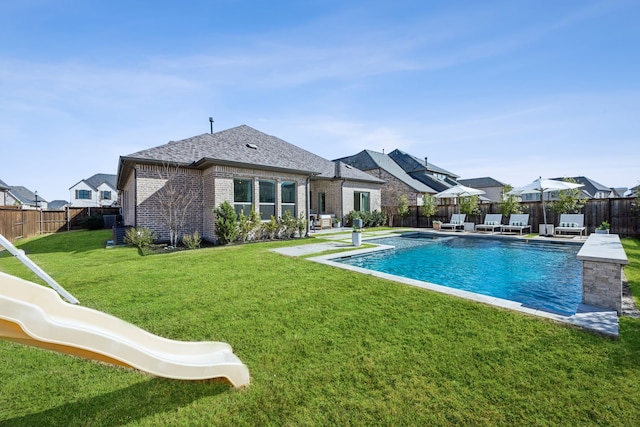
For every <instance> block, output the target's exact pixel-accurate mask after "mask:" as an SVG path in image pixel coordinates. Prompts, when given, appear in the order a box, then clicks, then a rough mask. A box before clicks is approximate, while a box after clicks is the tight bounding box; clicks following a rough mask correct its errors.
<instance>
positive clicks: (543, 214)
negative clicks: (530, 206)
mask: <svg viewBox="0 0 640 427" xmlns="http://www.w3.org/2000/svg"><path fill="white" fill-rule="evenodd" d="M540 198H541V200H542V217H543V218H544V237H549V234H547V210H546V209H545V208H544V191H541V192H540Z"/></svg>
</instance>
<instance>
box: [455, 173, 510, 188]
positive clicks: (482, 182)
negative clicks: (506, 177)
mask: <svg viewBox="0 0 640 427" xmlns="http://www.w3.org/2000/svg"><path fill="white" fill-rule="evenodd" d="M458 182H459V183H460V184H462V185H466V186H467V187H471V188H487V187H503V186H504V185H505V184H504V183H502V182H500V181H498V180H497V179H494V178H491V177H489V176H485V177H482V178H469V179H459V180H458Z"/></svg>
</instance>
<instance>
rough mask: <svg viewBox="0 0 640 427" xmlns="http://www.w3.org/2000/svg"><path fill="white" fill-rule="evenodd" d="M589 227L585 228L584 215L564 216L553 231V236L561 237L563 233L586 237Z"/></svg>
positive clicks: (561, 216)
mask: <svg viewBox="0 0 640 427" xmlns="http://www.w3.org/2000/svg"><path fill="white" fill-rule="evenodd" d="M586 231H587V227H585V226H584V215H582V214H562V215H560V224H559V225H558V227H556V228H555V229H554V230H553V234H554V235H557V236H561V235H562V234H563V233H565V234H569V233H578V234H579V235H580V236H581V237H582V235H585V234H586Z"/></svg>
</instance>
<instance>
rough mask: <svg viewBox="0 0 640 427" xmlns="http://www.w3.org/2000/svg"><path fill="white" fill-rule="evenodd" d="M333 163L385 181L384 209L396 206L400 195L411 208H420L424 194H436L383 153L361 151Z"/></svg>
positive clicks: (383, 189) (383, 187)
mask: <svg viewBox="0 0 640 427" xmlns="http://www.w3.org/2000/svg"><path fill="white" fill-rule="evenodd" d="M334 161H336V162H344V163H346V164H348V165H351V166H353V167H354V168H357V169H360V170H362V171H365V172H367V173H369V174H371V175H373V176H375V177H377V178H380V179H381V180H383V181H385V184H384V185H383V186H382V206H384V207H391V206H397V205H398V199H399V197H400V196H401V195H405V196H407V198H408V199H409V204H410V205H411V206H420V205H422V196H423V195H424V194H435V193H436V191H435V190H434V189H433V188H431V187H429V186H428V185H426V184H424V183H423V182H420V181H418V180H417V179H415V178H412V177H411V176H410V175H409V174H408V173H406V172H405V171H404V170H403V169H402V168H401V167H400V165H398V164H397V163H396V162H394V161H393V159H391V158H390V157H389V156H387V155H386V154H384V153H378V152H376V151H371V150H363V151H361V152H359V153H358V154H355V155H353V156H348V157H343V158H341V159H336V160H334Z"/></svg>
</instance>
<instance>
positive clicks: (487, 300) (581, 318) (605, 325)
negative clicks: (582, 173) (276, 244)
mask: <svg viewBox="0 0 640 427" xmlns="http://www.w3.org/2000/svg"><path fill="white" fill-rule="evenodd" d="M394 234H398V233H397V232H393V233H386V234H385V233H380V234H378V235H372V236H367V237H366V238H365V239H363V242H366V240H369V239H375V238H379V237H384V236H393V235H394ZM437 234H438V235H442V234H444V233H437ZM475 235H476V234H475V233H474V236H475ZM342 237H344V235H343V236H342ZM348 237H349V238H350V236H348ZM503 237H507V236H503ZM511 238H517V239H521V238H520V237H511ZM530 240H534V239H530ZM368 243H370V244H373V245H376V246H374V247H368V248H362V249H352V250H348V251H344V252H337V253H331V254H326V255H319V256H314V257H309V258H307V259H308V260H310V261H313V262H317V263H320V264H324V265H329V266H332V267H337V268H342V269H344V270H351V271H355V272H358V273H361V274H368V275H370V276H374V277H379V278H382V279H386V280H390V281H393V282H398V283H403V284H406V285H410V286H415V287H418V288H422V289H428V290H431V291H435V292H439V293H443V294H447V295H452V296H456V297H459V298H464V299H467V300H471V301H475V302H480V303H483V304H488V305H493V306H496V307H501V308H504V309H507V310H512V311H516V312H519V313H524V314H527V315H531V316H537V317H542V318H545V319H550V320H553V321H556V322H560V323H567V324H570V325H574V326H578V327H581V328H584V329H587V330H590V331H593V332H597V333H599V334H603V335H607V336H610V337H616V338H617V337H618V336H619V323H618V314H617V312H616V311H615V310H610V309H606V308H601V307H595V306H590V305H586V304H580V305H579V306H578V311H577V313H576V314H573V315H564V314H560V313H555V312H550V311H545V310H541V309H537V308H532V307H528V306H526V305H525V304H523V303H520V302H515V301H510V300H506V299H502V298H497V297H492V296H488V295H481V294H476V293H473V292H469V291H464V290H461V289H455V288H450V287H447V286H443V285H438V284H435V283H430V282H424V281H421V280H416V279H409V278H406V277H401V276H396V275H392V274H388V273H382V272H379V271H374V270H368V269H365V268H361V267H355V266H351V265H347V264H343V263H340V262H336V261H334V260H335V259H338V258H345V257H351V256H357V255H362V254H367V253H371V252H378V251H383V250H389V249H393V246H390V245H382V244H377V243H372V242H368ZM353 247H354V246H353V245H352V244H351V243H350V240H349V241H348V242H347V239H344V238H343V239H341V240H334V241H326V242H322V243H315V244H308V245H300V246H290V247H286V248H277V249H273V251H275V252H278V253H281V254H283V255H288V256H308V255H312V254H314V253H321V252H326V251H331V250H337V249H349V248H353Z"/></svg>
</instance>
